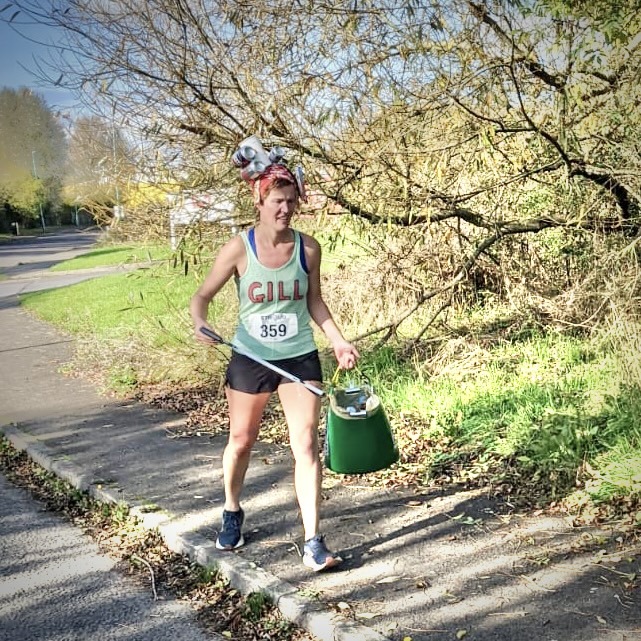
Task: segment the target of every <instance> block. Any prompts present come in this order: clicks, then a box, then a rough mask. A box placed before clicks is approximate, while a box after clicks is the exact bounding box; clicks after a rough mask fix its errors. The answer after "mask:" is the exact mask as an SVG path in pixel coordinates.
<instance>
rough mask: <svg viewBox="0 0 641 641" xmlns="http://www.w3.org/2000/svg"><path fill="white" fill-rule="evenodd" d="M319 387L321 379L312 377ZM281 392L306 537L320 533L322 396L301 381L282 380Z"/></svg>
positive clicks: (279, 390) (279, 388) (312, 382)
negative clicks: (319, 448) (319, 447)
mask: <svg viewBox="0 0 641 641" xmlns="http://www.w3.org/2000/svg"><path fill="white" fill-rule="evenodd" d="M310 383H311V384H312V385H316V386H317V387H320V385H321V384H320V383H319V382H318V381H315V382H314V381H310ZM278 396H279V397H280V402H281V404H282V406H283V412H284V413H285V418H286V420H287V425H288V427H289V441H290V445H291V448H292V453H293V454H294V460H295V471H294V486H295V488H296V496H297V498H298V505H299V507H300V511H301V517H302V520H303V530H304V533H305V540H307V539H309V538H311V537H313V536H315V535H316V534H318V523H319V511H320V497H321V463H320V459H319V456H318V421H319V417H320V399H319V397H318V396H316V395H315V394H313V393H312V392H310V391H309V390H307V389H305V388H304V387H303V386H302V385H300V384H299V383H283V384H281V385H280V386H279V387H278Z"/></svg>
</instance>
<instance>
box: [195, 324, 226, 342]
mask: <svg viewBox="0 0 641 641" xmlns="http://www.w3.org/2000/svg"><path fill="white" fill-rule="evenodd" d="M202 327H204V328H206V329H208V330H210V331H212V332H214V333H215V334H216V335H218V333H217V332H215V331H214V330H213V329H212V328H211V326H210V325H209V323H196V324H195V325H194V336H195V337H196V340H197V341H200V342H201V343H206V344H207V345H220V343H221V341H219V340H216V339H215V338H213V337H211V336H208V335H207V334H204V333H203V332H202V331H201V328H202Z"/></svg>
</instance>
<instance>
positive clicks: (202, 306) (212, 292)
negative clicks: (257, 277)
mask: <svg viewBox="0 0 641 641" xmlns="http://www.w3.org/2000/svg"><path fill="white" fill-rule="evenodd" d="M246 260H247V259H246V256H245V246H244V243H243V241H242V239H241V238H240V237H239V236H235V237H234V238H232V239H231V240H230V241H229V242H227V243H226V244H225V245H223V247H222V248H221V250H220V252H219V253H218V256H217V257H216V260H215V261H214V264H213V266H212V268H211V270H210V272H209V274H208V275H207V277H206V278H205V280H204V281H203V283H202V285H201V286H200V287H199V288H198V289H197V290H196V293H195V294H194V295H193V296H192V297H191V301H190V302H189V312H190V314H191V319H192V320H193V322H194V334H195V337H196V339H197V340H199V341H201V342H203V343H213V342H215V341H213V340H212V339H211V338H208V337H207V336H205V335H204V334H203V333H202V332H201V331H200V328H201V327H203V326H204V327H208V328H209V329H213V328H212V327H211V326H210V325H209V323H208V322H207V315H208V311H209V304H210V303H211V301H212V299H213V298H214V296H216V294H217V293H218V292H219V291H220V290H221V289H222V288H223V286H224V285H225V283H226V282H227V281H228V280H229V279H230V278H231V277H232V276H233V275H234V274H235V273H241V272H243V271H244V269H245V262H246Z"/></svg>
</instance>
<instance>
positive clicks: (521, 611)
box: [0, 295, 641, 641]
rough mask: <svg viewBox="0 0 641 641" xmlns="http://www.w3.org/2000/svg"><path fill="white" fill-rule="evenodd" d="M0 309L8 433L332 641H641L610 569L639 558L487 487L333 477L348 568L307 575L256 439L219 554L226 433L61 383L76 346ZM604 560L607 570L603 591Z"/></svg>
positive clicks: (10, 307) (636, 612) (329, 482)
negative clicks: (239, 509) (239, 510)
mask: <svg viewBox="0 0 641 641" xmlns="http://www.w3.org/2000/svg"><path fill="white" fill-rule="evenodd" d="M0 303H2V304H0V330H1V336H2V339H1V341H0V359H1V360H0V390H1V391H2V403H1V406H0V424H1V425H3V427H2V428H1V429H2V431H3V432H4V433H5V435H6V436H7V438H9V439H10V440H11V442H12V443H13V444H14V445H15V446H16V447H18V448H21V449H26V450H27V452H28V453H29V454H30V455H31V457H32V458H34V459H35V460H36V461H37V462H39V463H40V464H41V465H43V466H44V467H45V468H47V469H50V470H52V471H54V472H56V473H57V474H58V475H60V476H61V477H63V478H66V479H67V480H69V481H70V482H72V483H73V484H74V485H75V486H76V487H79V488H81V489H84V490H87V491H89V492H91V493H92V494H93V495H94V496H96V497H97V498H99V499H102V500H109V501H117V500H123V501H126V502H127V503H129V504H130V505H131V506H132V507H133V509H134V510H135V511H137V512H138V513H139V514H140V515H141V518H143V519H145V522H146V523H147V524H148V525H149V526H150V527H158V528H159V529H160V531H161V533H162V535H163V536H164V537H165V540H166V542H167V543H168V545H169V546H170V547H171V548H172V549H174V550H176V551H179V552H185V553H187V554H189V555H190V556H192V558H194V559H195V560H196V561H198V562H200V563H202V564H205V565H218V567H219V568H220V570H221V571H222V572H223V573H224V574H226V575H227V576H228V577H229V578H230V580H231V582H232V584H233V585H235V586H236V587H238V588H239V589H240V590H242V591H253V590H263V591H265V592H266V593H268V594H270V595H271V596H272V598H273V599H274V601H275V602H276V603H277V605H278V606H279V607H280V609H281V610H282V611H283V613H284V614H285V615H286V616H287V617H289V618H290V619H292V620H293V621H295V622H296V623H298V624H299V625H301V626H302V627H304V628H305V629H307V630H308V631H310V632H311V633H312V634H314V635H315V636H317V637H318V638H320V639H322V640H323V641H329V640H330V639H331V640H336V641H348V640H349V641H352V640H353V641H357V640H358V641H384V639H385V638H389V639H392V640H393V641H401V640H402V639H404V638H406V637H411V639H412V640H413V641H428V640H429V641H446V640H447V641H450V640H452V639H456V638H457V637H459V638H463V637H465V638H466V639H474V640H475V641H490V640H493V641H512V640H513V639H517V638H518V639H524V640H528V639H537V640H539V639H541V640H544V641H553V640H555V639H556V640H557V641H560V640H563V641H597V640H598V641H622V640H623V639H634V638H641V637H640V636H639V634H640V633H639V630H641V616H640V613H641V602H640V600H639V591H638V590H636V591H631V592H626V590H625V588H624V587H623V585H622V584H621V582H620V581H617V577H618V576H619V575H618V574H615V573H627V572H634V571H636V572H638V571H639V570H640V569H641V568H640V567H639V558H638V557H637V556H635V554H632V553H630V554H629V555H628V556H627V557H624V556H619V557H617V558H615V557H614V555H612V556H608V555H609V554H610V552H608V551H607V550H606V553H605V554H601V553H599V554H600V557H599V559H598V560H599V563H600V564H601V565H600V566H596V565H595V564H594V559H595V554H596V553H595V551H594V550H592V549H591V548H590V546H584V547H586V550H585V551H583V552H577V545H576V544H577V542H580V540H581V537H582V536H584V535H585V534H586V533H585V532H582V531H577V530H576V529H573V528H572V527H571V526H570V525H569V524H568V523H567V522H566V521H564V520H563V519H560V518H552V517H545V516H543V515H539V516H524V515H518V514H516V513H514V511H513V510H511V508H510V507H509V506H507V505H504V504H500V503H498V502H496V501H493V500H491V499H489V498H488V497H487V496H485V494H484V493H483V492H478V491H475V492H470V491H463V490H460V489H459V490H456V489H455V488H450V489H448V490H440V489H435V488H428V487H426V488H424V489H422V490H418V491H417V490H410V489H406V490H391V489H382V488H376V487H372V486H370V484H369V483H368V479H367V478H363V479H346V478H343V477H341V476H339V475H334V474H331V473H328V474H327V475H326V477H325V480H324V501H323V526H324V527H323V529H324V531H325V533H326V534H327V536H328V541H329V543H330V545H331V546H332V547H333V548H335V549H339V550H341V551H342V552H343V556H344V557H345V559H346V560H345V563H344V565H343V566H342V568H341V569H340V570H338V571H333V572H328V573H325V574H312V573H310V572H309V571H308V570H307V569H305V568H304V567H303V565H302V563H301V560H300V556H299V550H300V545H301V543H302V542H301V531H300V522H299V516H298V510H297V506H296V501H295V497H294V493H293V484H292V460H291V456H290V453H289V451H288V450H287V449H286V448H283V447H280V446H275V445H271V444H265V443H259V444H258V446H257V448H256V451H255V454H254V458H253V463H252V465H251V467H250V471H249V473H248V476H247V484H246V491H245V497H244V501H243V507H244V509H245V511H246V513H247V522H246V539H247V545H246V546H245V547H244V548H241V549H240V550H238V551H237V552H234V553H221V552H218V551H217V550H215V546H214V540H215V536H216V529H217V528H218V526H219V522H220V511H221V505H222V500H223V494H222V479H221V470H220V458H221V454H222V450H223V447H224V443H225V438H224V436H217V437H209V436H202V437H192V438H179V437H178V436H177V435H178V434H179V432H180V426H181V424H182V422H183V421H184V417H183V416H181V415H179V414H173V413H170V412H166V411H160V410H158V409H154V408H151V407H148V406H145V405H143V404H140V403H136V402H131V401H120V400H117V399H113V398H106V397H103V396H100V395H99V394H98V392H97V391H96V390H95V389H94V388H93V387H92V386H91V385H90V384H89V383H87V382H85V381H79V380H76V379H68V378H65V377H64V376H63V375H61V374H60V372H59V367H60V365H61V364H63V363H64V362H65V361H66V360H68V359H69V357H70V355H71V353H72V350H73V341H71V340H70V339H69V337H66V336H64V335H63V334H62V333H60V332H59V331H57V330H55V329H53V328H51V327H49V326H47V325H46V324H44V323H42V322H40V321H38V320H36V319H34V318H33V317H31V316H30V315H29V314H28V313H26V312H25V311H24V310H23V309H21V308H20V307H19V305H18V304H17V299H16V297H15V296H11V295H8V296H5V297H4V298H2V299H0ZM212 393H213V392H212ZM588 534H589V535H590V536H596V535H597V534H598V533H593V532H589V533H588ZM543 554H544V555H545V557H546V558H547V562H546V563H537V562H536V561H535V559H537V558H541V556H542V555H543ZM639 556H641V553H640V555H639ZM630 559H632V560H630ZM604 561H605V562H606V563H609V564H610V565H609V569H612V570H613V572H611V573H609V572H608V573H606V574H607V577H608V581H607V582H605V583H604V582H603V581H602V580H601V579H600V577H601V576H602V575H603V573H604V570H603V563H604ZM621 604H623V605H621ZM602 621H605V622H606V624H603V623H602ZM461 635H463V636H461ZM635 635H636V636H635Z"/></svg>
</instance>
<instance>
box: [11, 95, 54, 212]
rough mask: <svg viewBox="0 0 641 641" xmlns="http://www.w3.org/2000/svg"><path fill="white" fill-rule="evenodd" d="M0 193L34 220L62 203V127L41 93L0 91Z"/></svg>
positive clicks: (12, 205)
mask: <svg viewBox="0 0 641 641" xmlns="http://www.w3.org/2000/svg"><path fill="white" fill-rule="evenodd" d="M0 140H2V145H0V193H2V195H3V198H4V201H5V203H6V204H8V205H9V207H10V208H11V209H13V210H14V212H17V213H19V215H20V217H23V218H25V219H29V218H31V219H36V218H38V216H39V210H40V206H42V207H44V208H45V209H46V208H51V207H53V206H54V205H55V204H56V203H57V202H58V196H59V190H60V182H61V177H62V175H63V172H64V161H65V153H66V141H65V135H64V130H63V128H62V126H61V125H60V123H59V122H58V120H57V119H56V117H55V115H54V114H53V112H52V111H51V110H50V109H49V107H48V106H47V105H46V103H45V101H44V100H43V98H42V97H41V96H39V95H38V94H35V93H33V92H32V91H30V90H28V89H18V90H14V89H9V88H3V89H1V90H0Z"/></svg>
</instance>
